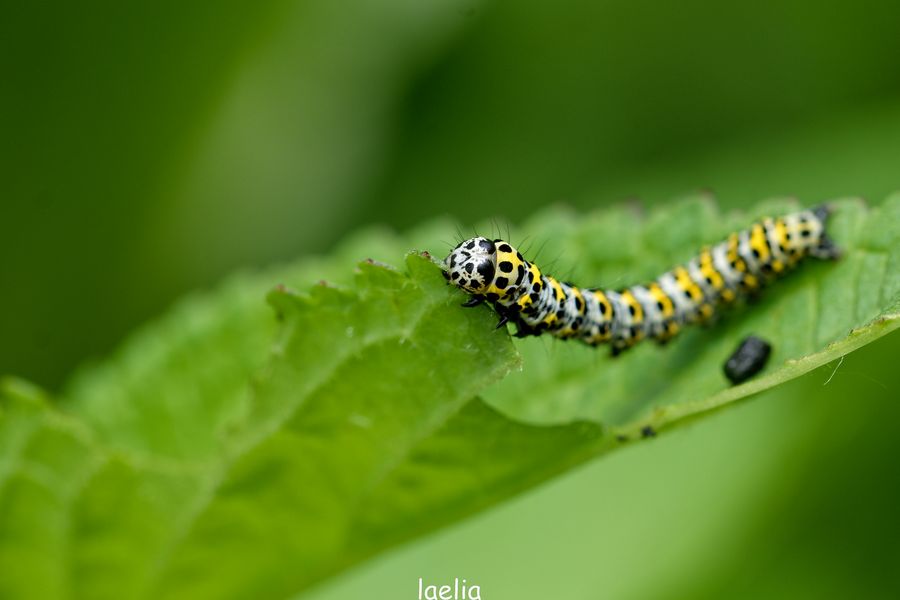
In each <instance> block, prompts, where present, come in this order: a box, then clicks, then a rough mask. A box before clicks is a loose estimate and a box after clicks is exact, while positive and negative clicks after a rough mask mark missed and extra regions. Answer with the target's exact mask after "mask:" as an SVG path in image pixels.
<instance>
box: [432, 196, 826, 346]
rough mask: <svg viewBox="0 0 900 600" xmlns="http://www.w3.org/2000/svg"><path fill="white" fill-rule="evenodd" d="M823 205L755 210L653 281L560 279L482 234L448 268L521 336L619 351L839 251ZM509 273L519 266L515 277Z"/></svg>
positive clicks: (702, 317) (670, 332)
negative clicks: (762, 214) (757, 214)
mask: <svg viewBox="0 0 900 600" xmlns="http://www.w3.org/2000/svg"><path fill="white" fill-rule="evenodd" d="M829 212H830V211H829V208H828V207H827V206H825V205H822V206H817V207H815V208H812V209H809V210H802V211H798V212H795V213H791V214H788V215H784V216H781V217H778V218H774V219H772V218H765V219H761V220H760V221H757V222H756V223H753V224H752V225H751V226H750V227H748V228H747V229H744V230H742V231H738V232H735V233H732V234H731V235H730V236H728V238H727V239H726V240H724V241H722V242H719V243H718V244H716V245H714V246H712V247H709V248H706V249H704V250H702V251H701V252H700V254H699V255H698V256H696V257H695V258H693V259H692V260H691V261H689V262H688V263H687V264H685V265H682V266H678V267H675V268H674V269H672V270H670V271H667V272H665V273H663V274H662V275H660V276H659V277H658V278H656V280H654V281H653V282H651V283H648V284H643V285H634V286H631V287H628V288H625V289H621V290H604V289H600V288H579V287H576V286H574V285H570V284H568V283H564V282H560V281H558V280H557V279H555V278H553V277H551V276H549V275H546V274H544V273H542V272H541V270H540V269H539V268H538V266H537V265H535V264H534V263H530V262H528V261H527V260H525V259H524V258H522V255H521V254H520V253H519V252H518V251H516V249H515V248H513V247H512V245H511V244H510V243H509V242H505V241H503V240H500V239H496V240H493V241H492V240H489V239H487V238H484V237H475V238H472V239H469V240H465V241H464V242H462V243H460V244H459V245H457V246H456V248H454V250H453V251H452V252H450V255H449V256H447V258H446V260H445V261H444V265H443V268H444V276H445V277H446V278H447V280H448V281H449V282H450V283H452V284H453V285H455V286H457V287H459V288H461V289H462V290H464V291H465V292H467V293H469V294H472V296H473V300H476V299H477V302H473V301H470V302H467V303H466V304H465V305H466V306H475V305H477V304H478V303H480V302H481V301H483V300H486V301H487V302H489V303H490V304H491V305H492V306H493V307H494V309H495V310H496V312H497V314H498V315H500V317H501V323H502V324H505V323H507V322H510V323H514V324H515V325H516V327H517V333H516V335H517V336H518V337H525V336H529V335H540V334H542V333H544V332H547V333H549V334H550V335H553V336H555V337H558V338H560V339H572V338H575V339H579V340H581V341H582V342H584V343H586V344H590V345H591V346H597V345H599V344H602V343H609V344H610V345H611V347H612V353H613V355H617V354H619V353H621V352H622V351H624V350H627V349H628V348H631V347H632V346H633V345H635V344H636V343H637V342H639V341H640V340H642V339H653V340H655V341H656V342H658V343H660V344H663V343H665V342H667V341H668V340H670V339H671V338H672V337H674V336H675V335H676V334H677V333H678V332H679V331H680V330H681V329H682V328H683V327H684V326H685V325H689V324H691V323H697V322H702V321H706V320H708V319H710V317H712V316H713V314H715V311H716V310H717V309H718V308H719V307H720V306H722V305H724V304H729V303H731V302H734V301H735V300H736V299H737V298H739V297H741V296H749V295H753V294H755V293H756V292H757V291H758V290H759V289H761V288H762V287H764V286H765V285H766V284H768V283H769V282H770V281H772V280H775V279H777V278H778V277H780V276H781V275H783V274H785V273H787V272H788V271H790V270H791V269H792V268H793V267H794V266H795V265H796V264H797V263H798V262H800V261H801V260H802V259H803V258H804V257H807V256H812V257H815V258H819V259H823V260H828V259H835V258H838V257H839V256H840V250H839V249H838V248H837V246H835V244H834V242H832V240H831V239H830V238H829V237H828V235H827V234H826V233H825V225H826V221H827V219H828V215H829ZM469 265H474V268H470V267H469ZM513 272H515V273H517V274H520V276H517V277H516V278H515V280H512V278H511V277H509V275H510V274H512V273H513Z"/></svg>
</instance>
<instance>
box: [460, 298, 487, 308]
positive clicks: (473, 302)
mask: <svg viewBox="0 0 900 600" xmlns="http://www.w3.org/2000/svg"><path fill="white" fill-rule="evenodd" d="M483 302H484V296H472V297H471V298H469V299H468V300H466V301H465V302H463V303H462V305H461V306H463V307H465V308H472V307H473V306H478V305H479V304H482V303H483Z"/></svg>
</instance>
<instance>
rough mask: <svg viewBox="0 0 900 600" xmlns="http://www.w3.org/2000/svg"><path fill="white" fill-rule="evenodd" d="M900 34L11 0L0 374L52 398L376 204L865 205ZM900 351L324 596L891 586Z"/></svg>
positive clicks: (650, 19)
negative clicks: (188, 302) (139, 334)
mask: <svg viewBox="0 0 900 600" xmlns="http://www.w3.org/2000/svg"><path fill="white" fill-rule="evenodd" d="M898 23H900V5H897V3H896V2H890V1H881V2H878V1H868V2H858V3H854V4H853V5H852V7H851V6H850V5H844V6H842V5H833V6H830V5H823V4H822V3H820V2H812V1H810V0H794V1H788V2H774V1H768V0H765V1H762V2H758V3H753V4H751V5H746V6H743V5H740V6H737V5H735V6H732V5H721V4H719V3H712V2H697V1H689V2H682V3H658V2H653V3H652V2H634V1H631V2H613V1H604V2H593V3H591V2H574V1H562V2H556V3H538V2H499V1H498V2H476V1H473V0H433V1H431V2H421V1H418V0H368V1H363V0H355V1H352V2H351V1H347V2H340V3H338V2H328V1H327V0H316V1H311V0H307V1H303V2H288V1H286V0H268V1H261V2H257V3H253V4H252V5H251V4H245V3H237V2H230V1H227V0H226V1H225V2H221V3H217V4H215V5H211V4H207V3H179V2H170V1H163V2H143V1H142V2H135V3H131V4H128V5H122V4H121V3H113V2H102V1H94V2H86V3H79V4H71V3H62V2H59V1H56V2H47V3H42V4H38V3H19V4H17V5H14V6H10V7H7V8H5V9H4V16H3V19H0V72H2V73H3V77H2V81H0V152H2V155H0V176H2V177H0V227H2V230H0V231H2V234H0V281H2V284H0V292H2V293H0V372H3V373H15V374H17V375H21V376H24V377H27V378H30V379H32V380H34V381H36V382H37V383H39V384H41V385H44V386H46V387H48V388H50V389H59V388H60V387H61V386H62V385H63V383H64V381H65V379H66V376H67V375H68V374H69V373H71V372H72V370H73V369H75V368H76V367H77V366H78V365H80V364H84V363H86V362H90V361H91V360H97V359H99V358H101V357H103V356H104V355H105V354H107V353H108V352H109V351H110V350H111V349H112V348H114V347H115V345H116V344H117V343H118V342H119V341H120V340H121V339H122V338H123V337H124V336H125V335H126V334H127V332H128V331H130V330H131V329H133V328H134V327H136V326H137V325H138V324H140V323H142V322H144V321H146V320H147V319H149V318H151V317H153V316H154V315H157V314H159V313H160V312H162V311H163V310H165V308H166V307H167V306H168V305H169V304H171V303H172V302H173V301H174V299H175V298H177V297H179V296H181V295H183V294H184V293H186V292H188V291H190V290H195V289H202V288H205V287H209V286H211V285H212V284H214V283H215V282H216V281H218V280H219V279H221V278H222V277H223V276H224V275H225V274H227V273H230V272H233V271H235V270H239V269H252V268H254V267H257V266H261V265H268V264H272V263H274V262H278V261H285V260H289V259H292V258H294V257H297V256H300V255H303V254H308V253H321V252H327V251H328V249H329V248H330V247H331V246H332V245H333V244H334V243H336V241H337V240H339V239H340V238H341V237H342V236H344V235H345V234H346V233H348V232H349V231H351V230H353V229H356V228H358V227H360V226H364V225H368V224H371V223H385V224H388V225H391V226H393V227H396V228H399V229H404V228H407V227H410V226H413V225H414V224H416V223H419V222H422V221H424V220H428V219H431V218H433V217H435V216H438V215H445V214H446V215H451V216H453V217H455V218H456V219H457V220H458V221H459V222H460V223H461V224H463V226H464V227H468V226H469V225H470V224H472V223H474V222H480V221H483V220H484V219H485V218H489V217H495V218H496V219H497V220H498V222H499V223H505V222H513V223H515V222H520V221H522V220H524V219H525V217H527V216H528V215H529V214H531V213H533V212H535V211H536V210H537V209H539V208H540V207H542V206H544V205H547V204H550V203H556V202H564V203H567V204H570V205H572V206H574V207H576V209H578V210H586V209H588V208H591V207H595V206H598V205H603V204H610V203H615V202H619V201H622V200H630V199H639V200H640V201H642V202H644V203H646V204H653V203H658V202H664V201H667V200H669V199H672V198H675V197H678V196H679V195H684V194H687V193H690V192H691V191H694V190H697V189H710V190H712V191H713V192H714V193H715V194H716V195H717V197H718V199H719V201H720V202H721V204H722V205H723V206H725V207H729V208H739V207H741V206H746V205H749V204H750V203H752V202H755V201H757V200H759V199H762V198H765V197H769V196H783V195H794V196H797V197H798V198H800V199H801V201H802V202H804V203H806V204H811V203H814V202H818V201H821V200H825V199H828V198H833V197H838V196H847V195H861V196H863V197H864V198H866V199H867V200H868V201H870V202H872V203H877V202H880V201H881V199H883V198H884V197H885V196H886V195H887V194H888V193H890V192H891V191H894V190H897V189H900V36H898V35H897V25H898ZM455 235H456V233H455V232H453V231H448V232H447V238H448V240H450V239H453V238H454V236H455ZM430 250H432V251H434V252H436V253H440V252H441V251H442V250H443V249H441V248H432V249H430ZM360 258H365V257H363V256H361V257H360ZM578 259H579V257H577V256H563V257H559V258H558V259H557V263H558V264H559V267H557V268H559V269H561V270H565V269H566V268H568V265H571V264H573V263H574V262H576V261H577V260H578ZM397 262H398V263H399V262H400V257H398V258H397ZM898 350H900V340H898V336H897V335H893V336H890V337H888V338H887V339H884V340H882V341H880V342H878V343H876V344H874V345H872V346H870V347H868V348H865V349H864V350H862V351H860V352H858V353H855V354H853V355H850V356H848V357H847V358H846V359H845V360H844V362H843V364H842V365H841V366H840V367H839V368H838V369H837V371H836V372H835V373H834V376H833V377H831V378H830V380H829V377H830V376H831V374H832V369H833V368H834V367H835V366H836V365H832V366H831V367H829V368H828V369H823V370H818V371H815V372H813V373H812V374H810V375H809V376H807V377H804V378H802V379H800V380H798V381H795V382H793V383H791V384H789V385H787V386H784V387H782V388H780V389H779V390H777V391H775V392H772V393H768V394H766V395H765V396H763V397H760V398H758V399H756V400H754V401H752V402H750V403H749V404H747V405H744V406H742V407H740V408H738V409H734V410H730V411H728V412H726V413H724V414H722V415H721V416H718V417H715V418H712V419H709V420H705V421H704V422H703V423H701V424H698V425H697V426H694V427H691V428H688V429H686V430H683V431H679V432H676V433H674V434H672V435H669V436H663V437H662V438H660V439H658V440H655V441H653V442H652V443H647V444H641V445H638V446H637V447H635V448H633V449H629V450H626V451H624V452H622V453H621V454H619V455H616V456H614V457H611V458H610V459H608V460H603V461H599V462H597V463H596V464H593V465H589V466H587V467H585V468H583V469H580V470H579V471H577V472H575V473H573V474H571V475H569V476H567V477H565V478H563V479H561V480H558V481H556V482H554V483H552V484H550V485H548V486H545V487H543V488H541V489H539V490H537V491H535V492H533V493H531V494H529V495H527V496H524V497H521V498H519V499H517V500H516V501H514V502H512V503H509V504H507V505H505V506H502V507H500V508H498V509H496V510H493V511H491V512H489V513H487V514H483V515H480V516H478V517H476V518H474V519H472V520H469V521H467V522H465V523H463V524H461V525H459V526H457V527H455V528H453V529H450V530H447V531H444V532H442V533H440V534H438V535H436V536H433V537H431V538H429V539H426V540H423V541H421V542H417V543H415V544H414V545H411V546H408V547H405V548H402V549H400V550H399V551H396V552H394V553H392V554H390V555H387V556H385V557H382V558H380V559H378V560H376V561H374V562H372V563H369V564H368V565H365V566H364V567H362V568H360V569H357V570H355V571H353V572H351V573H349V574H347V575H345V576H342V577H341V579H340V580H336V581H334V582H332V583H331V584H329V585H327V586H323V587H322V588H320V589H319V590H317V592H316V593H314V594H311V596H312V597H316V598H320V599H323V600H324V599H325V598H360V597H365V596H364V594H369V595H370V596H371V597H378V598H382V597H385V598H386V597H391V598H393V597H397V598H401V597H414V595H415V593H416V589H417V588H416V586H417V579H418V577H420V576H421V577H425V578H426V579H428V580H430V581H434V582H440V581H452V579H453V578H454V577H465V578H467V579H468V580H469V582H473V583H479V584H481V585H482V589H483V595H484V597H486V598H514V597H515V598H544V597H554V596H558V597H565V598H574V599H580V598H585V599H588V598H668V597H710V598H713V597H721V596H724V595H728V596H739V597H741V596H742V597H748V598H755V597H760V596H764V595H765V596H775V597H797V596H804V595H808V596H814V597H825V596H828V595H833V596H835V597H847V596H848V595H857V594H859V595H862V594H865V595H869V596H872V597H893V596H896V594H897V593H898V592H900V581H898V579H900V573H898V571H897V569H896V565H897V564H900V542H898V541H897V540H898V536H897V535H896V533H897V532H898V531H900V516H898V514H897V512H898V511H897V509H896V507H897V506H900V489H898V488H900V484H898V482H897V478H896V475H895V474H896V466H895V464H896V460H895V456H896V453H897V451H898V450H900V448H898V446H900V442H898V441H896V440H897V439H898V436H897V435H896V432H895V431H894V428H895V426H894V424H895V423H897V422H898V419H897V417H898V416H900V414H898V413H900V406H898V404H897V401H896V399H897V396H898V393H897V390H898V389H900V374H898V373H897V372H896V368H895V367H894V365H895V364H896V357H897V355H898V354H897V353H898ZM826 381H828V383H827V385H824V383H825V382H826ZM598 393H602V390H598Z"/></svg>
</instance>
